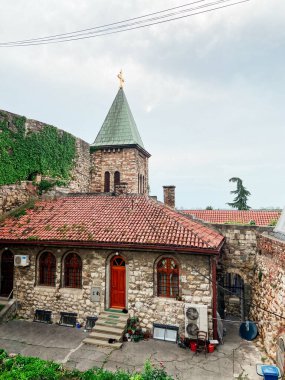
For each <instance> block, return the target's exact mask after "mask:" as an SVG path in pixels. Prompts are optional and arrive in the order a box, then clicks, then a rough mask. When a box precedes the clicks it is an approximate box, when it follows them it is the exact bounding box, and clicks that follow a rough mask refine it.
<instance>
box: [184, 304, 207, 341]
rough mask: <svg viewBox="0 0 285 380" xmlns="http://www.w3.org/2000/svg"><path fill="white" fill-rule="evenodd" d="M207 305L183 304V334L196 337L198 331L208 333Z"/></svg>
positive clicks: (192, 337)
mask: <svg viewBox="0 0 285 380" xmlns="http://www.w3.org/2000/svg"><path fill="white" fill-rule="evenodd" d="M207 309H208V307H207V306H206V305H197V304H189V303H188V304H187V303H186V304H185V336H186V337H187V338H190V339H196V338H197V332H198V331H205V332H207V333H208V310H207Z"/></svg>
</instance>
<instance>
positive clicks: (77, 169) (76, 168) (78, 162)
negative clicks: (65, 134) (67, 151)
mask: <svg viewBox="0 0 285 380" xmlns="http://www.w3.org/2000/svg"><path fill="white" fill-rule="evenodd" d="M46 125H47V124H45V123H42V122H40V121H38V120H32V119H27V120H26V123H25V128H26V131H27V132H30V133H31V132H34V133H36V132H39V131H41V130H42V129H43V128H44V127H45V126H46ZM58 130H59V131H61V129H58ZM70 178H71V181H70V182H69V184H68V190H69V191H70V192H72V193H74V192H82V193H84V192H88V190H89V182H90V181H89V179H90V145H89V144H88V143H87V142H85V141H83V140H81V139H79V138H78V137H75V158H74V162H73V169H72V170H71V173H70Z"/></svg>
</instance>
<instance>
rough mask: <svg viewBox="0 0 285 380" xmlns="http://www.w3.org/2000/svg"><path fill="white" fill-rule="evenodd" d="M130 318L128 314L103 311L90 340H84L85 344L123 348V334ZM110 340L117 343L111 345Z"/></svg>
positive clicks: (90, 335) (89, 337)
mask: <svg viewBox="0 0 285 380" xmlns="http://www.w3.org/2000/svg"><path fill="white" fill-rule="evenodd" d="M128 318H129V315H128V314H124V313H120V312H117V311H112V310H111V311H103V312H102V313H100V315H99V318H98V320H97V321H96V324H95V327H94V328H93V329H92V331H91V333H90V334H89V336H88V338H85V339H84V340H83V343H87V344H94V345H97V346H104V347H110V348H120V347H121V346H122V339H123V334H124V331H125V327H126V325H127V321H128ZM109 339H116V341H115V342H114V343H109Z"/></svg>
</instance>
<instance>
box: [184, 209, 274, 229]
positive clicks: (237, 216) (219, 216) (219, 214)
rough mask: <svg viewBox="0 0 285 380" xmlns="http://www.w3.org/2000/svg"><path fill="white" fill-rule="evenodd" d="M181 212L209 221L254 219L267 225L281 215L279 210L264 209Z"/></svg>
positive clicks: (238, 221)
mask: <svg viewBox="0 0 285 380" xmlns="http://www.w3.org/2000/svg"><path fill="white" fill-rule="evenodd" d="M182 212H183V213H185V214H187V215H193V216H194V217H195V218H197V219H200V220H203V221H205V222H209V223H219V224H224V223H234V222H236V223H242V224H249V223H250V221H254V222H255V224H256V225H257V226H268V225H269V224H270V223H271V222H272V221H274V220H278V219H279V217H280V215H281V211H266V210H248V211H239V210H183V211H182Z"/></svg>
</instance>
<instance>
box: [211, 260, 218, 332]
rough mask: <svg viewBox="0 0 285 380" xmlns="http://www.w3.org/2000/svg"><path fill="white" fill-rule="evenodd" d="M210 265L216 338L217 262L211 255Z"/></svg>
mask: <svg viewBox="0 0 285 380" xmlns="http://www.w3.org/2000/svg"><path fill="white" fill-rule="evenodd" d="M211 267H212V290H213V297H212V300H213V315H212V318H213V338H214V339H218V321H217V262H216V258H215V257H211Z"/></svg>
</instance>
